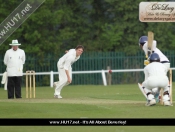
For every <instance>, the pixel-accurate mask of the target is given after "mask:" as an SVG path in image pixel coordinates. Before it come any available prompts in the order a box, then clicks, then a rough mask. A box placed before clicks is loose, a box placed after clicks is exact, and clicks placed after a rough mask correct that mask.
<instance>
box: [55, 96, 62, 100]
mask: <svg viewBox="0 0 175 132" xmlns="http://www.w3.org/2000/svg"><path fill="white" fill-rule="evenodd" d="M54 98H57V99H62V97H61V95H54Z"/></svg>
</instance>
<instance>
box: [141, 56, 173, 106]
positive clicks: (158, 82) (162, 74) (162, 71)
mask: <svg viewBox="0 0 175 132" xmlns="http://www.w3.org/2000/svg"><path fill="white" fill-rule="evenodd" d="M149 61H150V64H149V65H147V66H146V67H145V68H144V74H145V81H144V82H143V83H142V88H143V89H144V91H145V94H146V95H147V99H148V102H147V103H146V106H152V105H155V104H156V100H155V95H154V94H153V92H152V89H154V88H156V87H158V88H163V103H164V105H165V106H170V105H171V103H170V97H169V87H168V85H169V80H168V77H167V75H166V74H167V67H166V66H165V65H163V64H162V63H160V57H159V55H158V54H157V53H152V54H151V55H150V57H149Z"/></svg>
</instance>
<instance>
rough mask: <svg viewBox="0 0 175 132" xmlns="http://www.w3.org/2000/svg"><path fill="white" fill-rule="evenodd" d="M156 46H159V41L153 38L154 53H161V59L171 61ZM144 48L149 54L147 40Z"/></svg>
mask: <svg viewBox="0 0 175 132" xmlns="http://www.w3.org/2000/svg"><path fill="white" fill-rule="evenodd" d="M156 46H157V42H156V41H155V40H153V45H152V51H154V53H157V54H158V55H159V57H160V61H169V60H168V58H167V57H166V56H165V55H164V54H163V53H162V52H161V51H160V50H159V49H158V48H157V47H156ZM143 50H144V52H145V55H147V53H148V51H150V50H149V49H148V42H147V41H146V43H145V44H144V45H143Z"/></svg>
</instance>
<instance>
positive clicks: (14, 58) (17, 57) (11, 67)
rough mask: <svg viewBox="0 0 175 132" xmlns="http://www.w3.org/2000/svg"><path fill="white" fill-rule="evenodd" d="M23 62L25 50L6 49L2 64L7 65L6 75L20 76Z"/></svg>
mask: <svg viewBox="0 0 175 132" xmlns="http://www.w3.org/2000/svg"><path fill="white" fill-rule="evenodd" d="M24 63H25V52H24V50H22V49H19V48H18V49H17V50H16V51H14V50H13V49H12V48H11V49H9V50H7V51H6V53H5V56H4V64H5V65H6V66H7V75H8V76H22V75H23V64H24Z"/></svg>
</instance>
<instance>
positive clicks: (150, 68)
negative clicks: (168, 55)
mask: <svg viewBox="0 0 175 132" xmlns="http://www.w3.org/2000/svg"><path fill="white" fill-rule="evenodd" d="M144 73H145V80H147V79H148V78H149V77H155V78H158V77H163V76H166V74H167V68H166V66H165V65H163V64H162V63H160V62H152V63H150V64H148V65H147V66H146V67H145V68H144Z"/></svg>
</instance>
